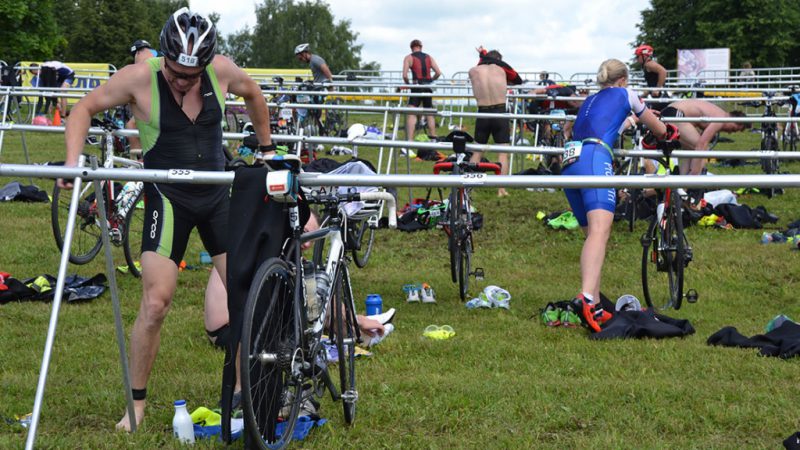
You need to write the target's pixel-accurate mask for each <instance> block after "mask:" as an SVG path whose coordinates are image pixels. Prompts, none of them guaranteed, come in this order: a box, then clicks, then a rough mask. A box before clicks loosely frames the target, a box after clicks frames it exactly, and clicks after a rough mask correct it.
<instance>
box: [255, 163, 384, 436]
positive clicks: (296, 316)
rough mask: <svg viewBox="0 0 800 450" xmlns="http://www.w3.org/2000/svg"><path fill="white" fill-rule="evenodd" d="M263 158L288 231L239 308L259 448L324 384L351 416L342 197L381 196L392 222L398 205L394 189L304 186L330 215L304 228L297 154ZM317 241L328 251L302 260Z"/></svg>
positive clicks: (355, 336) (285, 428)
mask: <svg viewBox="0 0 800 450" xmlns="http://www.w3.org/2000/svg"><path fill="white" fill-rule="evenodd" d="M264 162H265V163H266V164H267V165H268V167H270V168H271V171H270V172H269V173H268V175H267V186H268V191H270V190H272V188H273V187H274V186H277V185H279V184H282V186H281V187H282V188H285V189H282V190H281V191H280V192H268V195H269V196H270V199H271V200H272V201H280V202H285V203H286V204H287V207H288V210H289V222H290V228H291V230H292V235H291V237H290V238H289V239H288V240H287V241H286V243H285V244H284V247H283V252H282V254H281V256H280V257H273V258H269V259H267V260H266V261H264V262H263V263H262V264H261V266H260V267H259V268H258V270H257V271H256V274H255V276H254V277H253V282H252V284H251V287H250V290H249V292H248V295H247V302H246V307H245V311H244V320H243V324H244V325H243V330H242V340H241V351H240V367H241V370H242V376H241V378H242V380H241V381H242V405H243V409H242V411H243V414H244V419H245V424H246V433H247V438H248V439H249V440H250V442H251V443H255V445H256V446H257V447H258V448H262V449H267V448H270V449H274V448H283V447H285V446H286V445H288V444H289V442H290V441H291V439H292V433H293V430H294V426H295V424H296V422H297V418H298V414H299V412H300V409H301V405H302V404H303V403H304V402H308V401H311V400H312V399H313V398H314V397H320V396H322V395H324V393H325V390H326V389H327V390H328V391H329V392H330V394H331V397H332V398H333V399H334V401H338V400H341V401H342V407H343V412H344V419H345V422H346V423H348V424H350V423H352V422H353V421H354V419H355V413H356V403H357V401H358V390H357V389H356V378H355V366H354V362H355V344H356V342H358V340H359V338H360V331H359V328H358V325H357V321H356V313H355V304H354V302H353V293H352V288H351V284H350V274H349V271H348V267H347V266H348V255H347V252H346V245H347V244H346V239H347V235H346V233H345V232H344V230H345V229H346V226H347V220H348V218H347V215H346V214H344V213H343V211H342V208H341V204H342V203H344V202H350V201H379V200H383V201H386V202H387V205H388V206H389V226H390V227H395V226H396V213H395V211H394V209H395V203H394V197H392V195H391V194H389V193H385V192H364V193H346V194H340V193H330V194H315V193H309V194H307V196H306V200H307V201H308V202H309V203H316V204H320V205H322V206H323V210H324V211H325V212H326V214H327V217H328V220H327V222H326V224H325V226H324V227H323V228H320V229H319V230H315V231H310V232H307V233H303V232H302V224H300V221H299V205H298V192H299V186H298V184H297V177H296V176H297V174H299V172H300V159H299V158H298V157H297V156H296V155H285V156H269V157H267V158H265V160H264ZM275 182H277V183H275ZM315 241H316V242H319V243H320V245H322V246H323V247H325V248H327V258H326V259H325V261H324V264H322V265H318V264H315V263H314V262H311V265H310V267H309V266H308V263H306V264H304V263H303V258H302V255H301V245H302V244H303V243H305V242H315ZM321 262H322V261H321ZM317 270H319V272H317ZM307 272H310V273H307ZM312 280H313V281H312ZM313 285H315V286H313ZM312 286H313V287H312ZM326 326H327V327H328V328H329V329H328V332H329V334H330V342H332V343H333V345H334V346H335V349H336V352H337V355H338V366H339V388H337V387H336V386H335V385H334V382H333V380H332V376H331V374H330V373H329V369H330V364H331V363H332V361H329V357H328V352H327V351H326V348H325V343H326V341H325V340H324V337H323V332H324V331H325V328H326ZM279 419H280V425H279Z"/></svg>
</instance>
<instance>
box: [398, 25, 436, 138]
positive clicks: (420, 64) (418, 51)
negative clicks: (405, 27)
mask: <svg viewBox="0 0 800 450" xmlns="http://www.w3.org/2000/svg"><path fill="white" fill-rule="evenodd" d="M409 71H411V76H412V78H413V80H414V84H420V85H425V84H431V83H433V82H434V80H436V79H437V78H439V77H440V76H442V71H441V70H439V66H438V65H437V64H436V60H435V59H433V57H432V56H431V55H429V54H427V53H423V52H422V42H421V41H420V40H419V39H414V40H413V41H411V53H410V54H408V55H406V57H405V58H403V83H405V84H411V83H409V80H408V72H409ZM431 72H433V75H431ZM411 93H412V94H417V93H433V89H431V88H411ZM420 105H422V107H423V108H433V97H422V96H420V97H410V98H409V99H408V106H413V107H415V108H419V106H420ZM426 118H427V120H428V136H429V137H434V138H435V136H436V116H434V115H433V114H428V115H427V116H426ZM416 126H417V116H416V114H409V115H408V116H407V117H406V140H408V141H413V140H414V129H415V128H416Z"/></svg>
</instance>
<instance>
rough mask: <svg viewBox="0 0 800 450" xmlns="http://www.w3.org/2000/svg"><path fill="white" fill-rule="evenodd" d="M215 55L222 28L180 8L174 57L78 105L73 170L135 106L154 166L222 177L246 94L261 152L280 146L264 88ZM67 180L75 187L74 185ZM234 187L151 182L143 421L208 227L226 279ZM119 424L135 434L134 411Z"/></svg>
mask: <svg viewBox="0 0 800 450" xmlns="http://www.w3.org/2000/svg"><path fill="white" fill-rule="evenodd" d="M215 49H216V30H215V28H214V26H213V24H212V23H211V22H210V21H208V20H207V19H206V18H204V17H203V16H200V15H198V14H194V13H192V12H191V11H189V10H188V8H181V9H179V10H178V11H176V12H175V13H174V14H173V15H172V16H170V18H169V19H168V20H167V23H166V24H165V25H164V28H163V30H162V31H161V51H162V52H163V54H164V57H161V58H151V59H148V60H147V61H145V62H143V63H140V64H131V65H128V66H125V67H124V68H122V69H121V70H120V71H118V72H117V73H116V74H115V75H114V76H113V77H111V78H110V79H109V80H108V82H107V83H105V84H102V85H100V86H99V87H98V88H96V89H95V90H93V91H92V92H90V93H89V94H87V95H86V96H85V97H84V98H83V99H82V100H81V101H80V102H79V103H78V104H77V105H75V107H74V108H73V112H72V116H71V117H70V120H69V122H68V123H67V129H66V143H67V158H66V162H65V165H66V166H75V165H76V164H77V162H78V156H79V155H80V154H81V151H82V150H83V146H84V140H85V138H86V134H87V130H88V129H89V125H90V121H91V118H92V116H94V115H95V114H97V113H99V112H101V111H104V110H107V109H110V108H113V107H115V106H119V105H125V104H131V110H132V112H133V115H134V117H135V118H136V126H137V128H138V129H139V137H140V139H141V142H142V150H143V153H144V167H145V169H173V168H175V169H178V168H179V169H191V170H210V171H222V170H224V164H225V160H224V155H223V153H222V151H221V148H222V127H221V126H220V124H221V122H222V117H223V111H224V106H225V104H224V102H225V95H226V94H227V93H232V94H234V95H236V96H240V97H243V98H244V100H245V104H246V105H247V109H248V113H249V115H250V119H251V120H252V122H253V124H254V127H255V131H256V136H257V137H258V141H259V144H260V145H259V146H258V147H259V148H258V150H259V151H261V152H269V151H272V150H274V149H275V146H274V145H273V144H272V141H271V136H270V129H269V110H268V108H267V104H266V102H265V101H264V97H263V96H262V95H261V89H260V88H259V86H258V84H256V83H255V82H254V81H253V80H252V79H251V78H250V77H249V76H248V75H247V74H246V73H245V72H244V71H243V70H241V69H240V68H239V67H237V66H236V64H234V63H233V62H232V61H231V60H230V59H228V58H226V57H224V56H221V55H216V54H215ZM59 184H60V185H61V186H64V187H68V186H67V184H68V183H65V182H64V180H59ZM229 189H230V187H229V186H225V185H197V184H168V183H165V184H153V183H145V189H144V193H145V222H144V233H143V242H142V259H141V262H142V285H143V295H142V301H141V304H140V307H139V314H138V316H137V317H136V322H135V323H134V325H133V329H132V331H131V340H130V369H131V388H132V390H133V398H134V410H135V415H136V417H135V420H136V423H137V424H138V423H141V421H142V420H143V418H144V410H145V396H146V392H147V390H146V386H147V381H148V379H149V377H150V371H151V369H152V367H153V364H154V362H155V358H156V354H157V353H158V347H159V344H160V336H161V325H162V323H163V321H164V318H165V317H166V314H167V311H168V310H169V307H170V305H171V303H172V298H173V296H174V294H175V289H176V286H177V281H178V264H179V263H180V261H181V259H182V258H183V253H184V251H185V250H186V244H187V241H188V239H189V234H190V232H191V230H192V229H193V228H195V227H197V229H198V230H199V231H200V237H201V239H202V241H203V245H204V246H205V247H206V250H208V252H209V254H210V255H211V259H212V261H213V263H214V267H215V268H216V269H217V271H218V272H219V275H220V278H221V281H224V280H226V269H227V261H226V260H227V258H226V249H227V242H226V241H227V239H226V231H227V217H228V203H229V198H228V192H229ZM217 331H221V330H217ZM217 337H218V340H219V339H220V338H222V336H217ZM117 427H118V428H121V429H126V430H130V424H129V417H128V413H127V412H126V413H125V416H124V417H123V418H122V420H121V421H120V422H119V423H118V424H117Z"/></svg>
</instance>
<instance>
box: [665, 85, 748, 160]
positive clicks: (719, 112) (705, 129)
mask: <svg viewBox="0 0 800 450" xmlns="http://www.w3.org/2000/svg"><path fill="white" fill-rule="evenodd" d="M661 117H744V113H743V112H741V111H731V112H730V113H728V112H727V111H725V110H724V109H722V108H720V107H719V106H717V105H715V104H713V103H710V102H707V101H705V100H681V101H678V102H673V103H670V104H669V106H667V107H666V108H664V109H663V110H662V111H661ZM675 125H676V126H677V127H678V131H679V132H680V133H681V139H680V142H681V147H682V148H683V149H686V150H707V149H708V144H709V143H710V142H711V140H712V139H713V138H714V135H715V134H717V133H718V132H720V131H724V132H726V133H736V132H739V131H742V130H744V129H746V128H750V124H749V123H745V122H714V123H705V122H698V123H691V122H680V123H675ZM705 165H706V160H705V159H703V158H692V159H682V160H681V162H680V169H681V174H682V175H700V174H701V173H702V171H703V168H704V167H705Z"/></svg>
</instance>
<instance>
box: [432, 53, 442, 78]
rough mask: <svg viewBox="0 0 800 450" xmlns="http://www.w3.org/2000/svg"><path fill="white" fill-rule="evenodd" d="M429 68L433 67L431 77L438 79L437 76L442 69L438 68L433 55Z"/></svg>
mask: <svg viewBox="0 0 800 450" xmlns="http://www.w3.org/2000/svg"><path fill="white" fill-rule="evenodd" d="M431 68H432V69H433V79H434V80H437V79H439V77H441V76H442V71H441V70H439V65H438V64H436V60H435V59H433V56H431Z"/></svg>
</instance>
